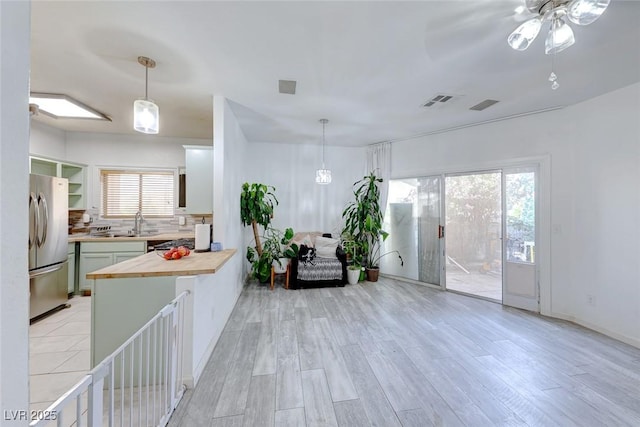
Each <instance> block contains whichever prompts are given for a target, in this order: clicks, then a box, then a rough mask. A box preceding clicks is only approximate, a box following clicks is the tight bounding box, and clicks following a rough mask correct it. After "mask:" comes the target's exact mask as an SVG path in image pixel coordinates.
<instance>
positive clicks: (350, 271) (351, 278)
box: [347, 267, 361, 285]
mask: <svg viewBox="0 0 640 427" xmlns="http://www.w3.org/2000/svg"><path fill="white" fill-rule="evenodd" d="M360 270H361V268H360V267H358V268H351V267H347V281H348V282H349V284H350V285H355V284H357V283H358V280H360Z"/></svg>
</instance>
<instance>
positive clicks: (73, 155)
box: [64, 132, 211, 208]
mask: <svg viewBox="0 0 640 427" xmlns="http://www.w3.org/2000/svg"><path fill="white" fill-rule="evenodd" d="M182 145H211V140H206V139H190V138H171V137H162V136H157V135H119V134H108V133H86V132H67V133H66V144H65V147H66V153H65V156H64V160H67V161H70V162H77V163H83V164H86V165H88V166H89V167H88V171H89V172H88V179H87V186H88V188H89V189H90V194H89V198H88V199H87V207H88V208H93V207H96V208H98V207H99V206H100V175H99V174H100V171H99V168H101V167H105V166H118V167H127V166H131V167H136V168H145V167H149V168H168V169H176V170H177V169H178V168H181V167H184V159H185V151H184V148H183V147H182Z"/></svg>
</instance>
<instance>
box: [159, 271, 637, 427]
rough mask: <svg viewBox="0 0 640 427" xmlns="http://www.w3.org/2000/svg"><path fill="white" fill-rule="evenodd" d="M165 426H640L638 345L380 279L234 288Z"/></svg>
mask: <svg viewBox="0 0 640 427" xmlns="http://www.w3.org/2000/svg"><path fill="white" fill-rule="evenodd" d="M169 425H170V426H242V425H244V426H273V425H278V426H285V425H286V426H305V425H307V426H322V425H328V426H335V425H338V426H349V427H352V426H361V425H362V426H368V425H374V426H401V425H402V426H420V427H422V426H429V425H454V426H457V425H467V426H488V425H529V426H554V425H557V426H640V349H637V348H634V347H631V346H628V345H625V344H623V343H621V342H619V341H616V340H613V339H610V338H608V337H605V336H603V335H601V334H598V333H595V332H593V331H590V330H588V329H584V328H582V327H579V326H577V325H574V324H571V323H568V322H563V321H557V320H553V319H548V318H544V317H541V316H537V315H531V314H528V313H526V312H522V311H519V310H515V309H510V308H505V307H502V306H501V305H499V304H495V303H491V302H487V301H483V300H479V299H474V298H470V297H466V296H463V295H457V294H453V293H448V292H441V291H437V290H433V289H430V288H427V287H423V286H418V285H413V284H408V283H403V282H398V281H393V280H388V279H381V281H379V282H378V283H366V282H365V283H364V284H361V285H355V286H349V285H347V286H346V287H344V288H325V289H316V290H299V291H285V290H283V289H282V288H279V289H276V290H275V291H273V292H271V291H269V290H268V289H267V288H265V287H263V286H258V285H257V284H250V285H248V286H247V287H246V288H245V290H244V291H243V293H242V295H241V296H240V299H239V300H238V303H237V305H236V307H235V310H234V313H233V315H232V316H231V319H230V320H229V322H228V324H227V327H226V329H225V331H224V333H223V335H222V337H221V339H220V341H219V342H218V344H217V346H216V348H215V351H214V354H213V356H212V358H211V360H210V361H209V363H208V365H207V367H206V369H205V371H204V373H203V375H202V378H201V380H200V382H199V384H198V386H197V387H196V388H195V389H194V390H189V391H187V393H186V394H185V397H184V398H183V400H182V402H181V403H180V405H179V406H178V408H177V410H176V412H175V414H174V415H173V417H172V419H171V420H170V423H169Z"/></svg>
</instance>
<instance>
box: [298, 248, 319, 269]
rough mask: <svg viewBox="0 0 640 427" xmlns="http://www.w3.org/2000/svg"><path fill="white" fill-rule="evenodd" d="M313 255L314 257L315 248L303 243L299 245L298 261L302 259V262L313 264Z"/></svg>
mask: <svg viewBox="0 0 640 427" xmlns="http://www.w3.org/2000/svg"><path fill="white" fill-rule="evenodd" d="M315 257H316V250H315V249H314V248H312V247H309V246H307V245H304V244H303V245H300V250H299V251H298V259H299V260H300V261H302V262H303V263H304V264H311V265H315V264H314V263H313V259H314V258H315Z"/></svg>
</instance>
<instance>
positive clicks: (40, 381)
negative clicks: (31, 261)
mask: <svg viewBox="0 0 640 427" xmlns="http://www.w3.org/2000/svg"><path fill="white" fill-rule="evenodd" d="M69 305H70V306H71V307H70V308H66V309H63V310H60V311H58V312H56V313H53V314H52V315H50V316H48V317H46V318H44V319H42V320H40V321H38V322H36V323H34V324H32V325H31V326H30V327H29V374H30V375H29V384H30V387H29V388H30V398H29V402H30V409H31V410H43V409H46V408H47V407H48V406H49V405H50V404H52V403H53V402H54V401H55V400H56V399H58V398H59V397H60V396H62V395H63V394H64V393H65V392H66V391H67V390H69V389H70V388H71V387H73V385H74V384H76V383H77V382H78V381H79V380H80V379H81V378H82V377H83V376H84V375H85V374H86V373H87V372H89V370H90V367H89V351H90V345H91V341H90V333H91V297H79V296H77V297H74V298H71V299H70V300H69Z"/></svg>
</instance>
